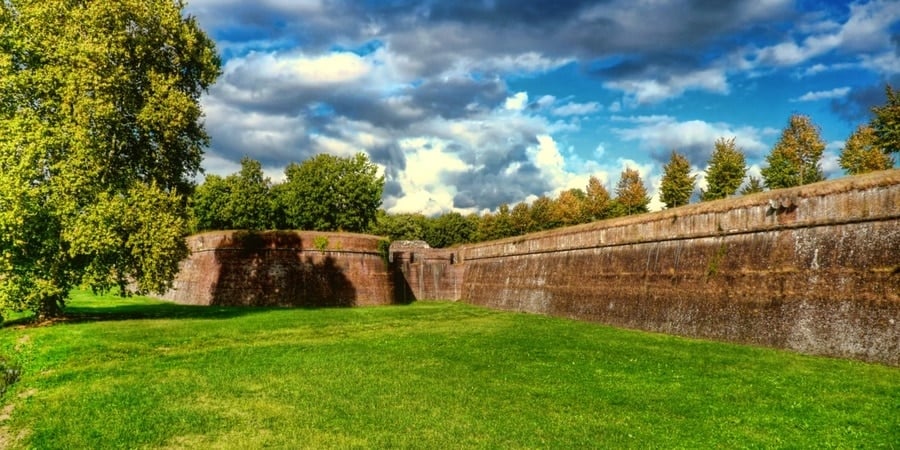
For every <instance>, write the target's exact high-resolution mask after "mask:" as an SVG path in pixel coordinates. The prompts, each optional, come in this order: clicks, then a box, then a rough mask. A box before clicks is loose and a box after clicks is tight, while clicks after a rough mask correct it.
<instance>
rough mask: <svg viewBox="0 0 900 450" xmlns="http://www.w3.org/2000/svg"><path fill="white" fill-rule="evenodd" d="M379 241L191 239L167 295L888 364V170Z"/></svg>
mask: <svg viewBox="0 0 900 450" xmlns="http://www.w3.org/2000/svg"><path fill="white" fill-rule="evenodd" d="M380 241H381V240H380V239H379V238H377V237H373V236H365V235H352V234H342V233H307V232H266V233H248V232H234V231H231V232H214V233H206V234H201V235H197V236H193V237H191V238H190V239H189V245H190V247H191V250H192V254H191V257H190V258H189V259H187V260H186V261H185V262H184V263H183V267H182V271H181V273H180V274H179V276H178V278H177V279H176V281H175V286H174V289H173V290H172V291H170V292H169V293H168V294H166V298H169V299H171V300H174V301H178V302H181V303H191V304H205V305H254V306H256V305H259V306H352V305H383V304H391V303H408V302H411V301H414V300H428V299H443V300H454V301H463V302H467V303H472V304H476V305H483V306H486V307H490V308H497V309H503V310H510V311H525V312H530V313H539V314H551V315H556V316H562V317H569V318H574V319H579V320H589V321H596V322H601V323H605V324H609V325H614V326H619V327H625V328H632V329H639V330H647V331H654V332H662V333H670V334H677V335H682V336H690V337H700V338H709V339H716V340H722V341H729V342H737V343H745V344H754V345H764V346H770V347H778V348H785V349H790V350H794V351H798V352H803V353H809V354H819V355H829V356H838V357H847V358H856V359H861V360H866V361H875V362H881V363H885V364H891V365H900V170H892V171H887V172H881V173H877V174H870V175H865V176H859V177H849V178H844V179H840V180H835V181H827V182H823V183H817V184H813V185H808V186H803V187H799V188H794V189H786V190H779V191H772V192H765V193H760V194H754V195H749V196H744V197H740V198H735V199H727V200H721V201H715V202H707V203H702V204H695V205H688V206H685V207H680V208H675V209H671V210H666V211H662V212H657V213H651V214H644V215H639V216H631V217H625V218H618V219H613V220H606V221H601V222H595V223H591V224H586V225H581V226H576V227H569V228H565V229H560V230H552V231H546V232H542V233H535V234H530V235H526V236H520V237H515V238H509V239H504V240H498V241H492V242H487V243H481V244H473V245H465V246H460V247H455V248H452V249H430V248H427V245H423V244H421V243H419V244H416V243H409V242H402V243H395V244H394V245H392V246H391V249H390V252H389V254H386V253H387V252H385V249H383V248H382V247H380V245H382V244H379V242H380ZM325 242H327V244H326V245H324V246H323V245H322V244H323V243H325Z"/></svg>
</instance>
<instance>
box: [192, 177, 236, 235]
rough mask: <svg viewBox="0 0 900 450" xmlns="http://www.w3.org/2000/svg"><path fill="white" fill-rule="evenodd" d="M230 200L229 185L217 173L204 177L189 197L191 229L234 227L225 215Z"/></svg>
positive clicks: (196, 230)
mask: <svg viewBox="0 0 900 450" xmlns="http://www.w3.org/2000/svg"><path fill="white" fill-rule="evenodd" d="M230 201H231V187H230V186H229V185H228V183H227V182H226V181H225V178H222V177H220V176H218V175H212V174H211V175H207V176H206V179H205V180H203V183H201V184H200V186H197V189H196V190H194V194H193V195H191V197H190V212H191V220H192V223H191V231H192V232H194V233H197V232H201V231H207V230H228V229H231V228H234V227H233V226H232V222H231V218H229V217H227V216H226V215H225V211H227V209H228V203H229V202H230Z"/></svg>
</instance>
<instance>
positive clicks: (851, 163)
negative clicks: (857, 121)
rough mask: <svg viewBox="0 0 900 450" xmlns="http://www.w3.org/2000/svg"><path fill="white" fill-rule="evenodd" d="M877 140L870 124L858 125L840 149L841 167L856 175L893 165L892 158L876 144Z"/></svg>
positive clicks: (885, 168)
mask: <svg viewBox="0 0 900 450" xmlns="http://www.w3.org/2000/svg"><path fill="white" fill-rule="evenodd" d="M877 142H878V137H877V136H876V135H875V130H874V129H872V127H870V126H867V125H860V126H859V127H858V128H857V129H856V131H854V132H853V134H851V135H850V138H849V139H847V143H846V144H845V145H844V149H843V150H842V151H841V157H840V160H839V162H840V164H841V168H842V169H844V170H845V171H846V172H847V173H848V174H850V175H858V174H861V173H866V172H874V171H876V170H887V169H890V168H891V167H894V160H893V159H892V158H891V157H890V155H888V154H887V153H885V152H884V151H882V150H881V148H879V147H878V146H877Z"/></svg>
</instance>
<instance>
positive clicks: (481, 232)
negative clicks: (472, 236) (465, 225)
mask: <svg viewBox="0 0 900 450" xmlns="http://www.w3.org/2000/svg"><path fill="white" fill-rule="evenodd" d="M515 234H516V233H515V230H514V228H513V225H512V216H511V214H510V210H509V205H508V204H506V203H503V204H501V205H500V207H499V208H497V213H496V214H492V213H485V214H484V215H483V216H481V220H480V221H479V223H478V232H477V237H478V239H477V240H478V241H490V240H494V239H503V238H505V237H510V236H515Z"/></svg>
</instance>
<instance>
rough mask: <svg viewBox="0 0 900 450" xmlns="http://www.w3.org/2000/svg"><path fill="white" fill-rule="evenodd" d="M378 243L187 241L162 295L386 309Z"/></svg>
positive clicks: (326, 237)
mask: <svg viewBox="0 0 900 450" xmlns="http://www.w3.org/2000/svg"><path fill="white" fill-rule="evenodd" d="M379 241H380V239H379V238H377V237H374V236H367V235H357V234H348V233H316V232H291V231H277V232H276V231H269V232H259V233H256V232H247V231H221V232H210V233H204V234H199V235H195V236H191V237H190V238H188V246H189V248H190V250H191V254H190V257H189V258H188V259H187V260H185V261H183V262H182V267H181V271H180V272H179V274H178V276H177V277H176V279H175V282H174V285H173V289H171V290H170V291H169V292H167V293H166V294H165V295H164V296H163V298H166V299H168V300H172V301H175V302H178V303H185V304H197V305H245V306H356V305H384V304H391V303H394V302H395V301H396V299H397V298H398V295H397V293H396V292H395V290H394V286H395V285H396V284H397V283H396V280H395V279H394V275H393V272H392V271H390V270H389V267H388V265H387V262H386V261H385V257H384V256H386V255H382V251H380V250H379Z"/></svg>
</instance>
